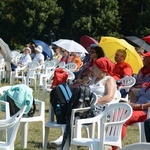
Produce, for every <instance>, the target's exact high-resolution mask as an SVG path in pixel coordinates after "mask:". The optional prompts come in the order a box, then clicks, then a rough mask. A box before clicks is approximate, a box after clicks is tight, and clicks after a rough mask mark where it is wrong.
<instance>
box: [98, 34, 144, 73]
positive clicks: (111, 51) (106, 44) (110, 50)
mask: <svg viewBox="0 0 150 150" xmlns="http://www.w3.org/2000/svg"><path fill="white" fill-rule="evenodd" d="M99 45H100V46H101V47H102V48H103V50H104V53H105V54H106V56H107V57H108V58H109V59H110V60H111V61H113V62H115V60H114V57H115V53H116V51H117V50H118V49H124V50H126V52H127V57H126V59H125V62H127V63H129V64H130V65H131V67H132V69H133V73H135V74H137V73H138V71H139V69H140V68H141V67H142V66H143V62H142V59H141V58H140V56H139V54H138V53H137V52H136V50H135V48H134V47H133V46H132V45H130V44H129V43H128V42H126V41H125V40H124V39H118V38H115V37H101V40H100V43H99ZM120 71H121V70H120Z"/></svg>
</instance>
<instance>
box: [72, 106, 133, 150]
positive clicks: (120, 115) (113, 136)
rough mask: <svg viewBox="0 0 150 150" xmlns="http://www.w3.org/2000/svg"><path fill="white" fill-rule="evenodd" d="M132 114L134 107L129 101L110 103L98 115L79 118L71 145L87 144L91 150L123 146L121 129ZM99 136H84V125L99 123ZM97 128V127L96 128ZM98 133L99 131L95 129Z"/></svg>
mask: <svg viewBox="0 0 150 150" xmlns="http://www.w3.org/2000/svg"><path fill="white" fill-rule="evenodd" d="M131 114H132V108H131V106H130V105H129V104H127V103H114V104H110V105H109V106H108V107H106V108H105V110H104V111H103V112H102V113H100V114H99V115H98V116H96V117H93V118H88V119H77V120H76V121H75V134H74V138H73V139H71V146H72V148H73V147H75V148H76V147H77V146H87V147H89V148H91V150H99V149H100V150H104V146H105V145H111V146H118V147H120V148H121V147H122V141H121V131H122V125H123V123H124V122H126V121H127V120H128V119H129V118H130V117H131ZM97 122H100V125H98V128H99V129H98V130H99V131H100V132H98V136H97V138H83V137H82V126H83V125H84V124H89V123H97ZM94 130H95V129H94ZM95 133H97V131H95Z"/></svg>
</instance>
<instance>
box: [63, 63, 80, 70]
mask: <svg viewBox="0 0 150 150" xmlns="http://www.w3.org/2000/svg"><path fill="white" fill-rule="evenodd" d="M65 68H66V69H68V70H70V71H75V70H76V69H77V65H76V64H75V63H67V64H66V65H65Z"/></svg>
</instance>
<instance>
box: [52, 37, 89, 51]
mask: <svg viewBox="0 0 150 150" xmlns="http://www.w3.org/2000/svg"><path fill="white" fill-rule="evenodd" d="M52 44H55V45H57V46H59V47H61V48H63V49H65V50H67V51H68V52H79V53H88V52H87V51H86V49H85V48H84V47H83V46H82V45H80V44H79V43H77V42H75V41H73V40H68V39H60V40H58V41H55V42H52Z"/></svg>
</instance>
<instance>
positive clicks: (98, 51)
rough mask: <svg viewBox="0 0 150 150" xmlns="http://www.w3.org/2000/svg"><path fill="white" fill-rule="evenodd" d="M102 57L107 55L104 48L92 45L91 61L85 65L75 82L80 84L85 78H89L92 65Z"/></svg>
mask: <svg viewBox="0 0 150 150" xmlns="http://www.w3.org/2000/svg"><path fill="white" fill-rule="evenodd" d="M101 57H105V53H104V51H103V49H102V48H101V47H100V46H91V49H90V61H89V62H87V63H85V64H84V65H83V67H82V70H81V71H80V73H79V74H78V75H77V77H76V81H75V83H74V84H79V85H80V84H82V83H83V79H84V80H88V78H89V77H90V74H91V71H90V67H92V66H93V64H94V62H95V61H96V60H97V59H99V58H101Z"/></svg>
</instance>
